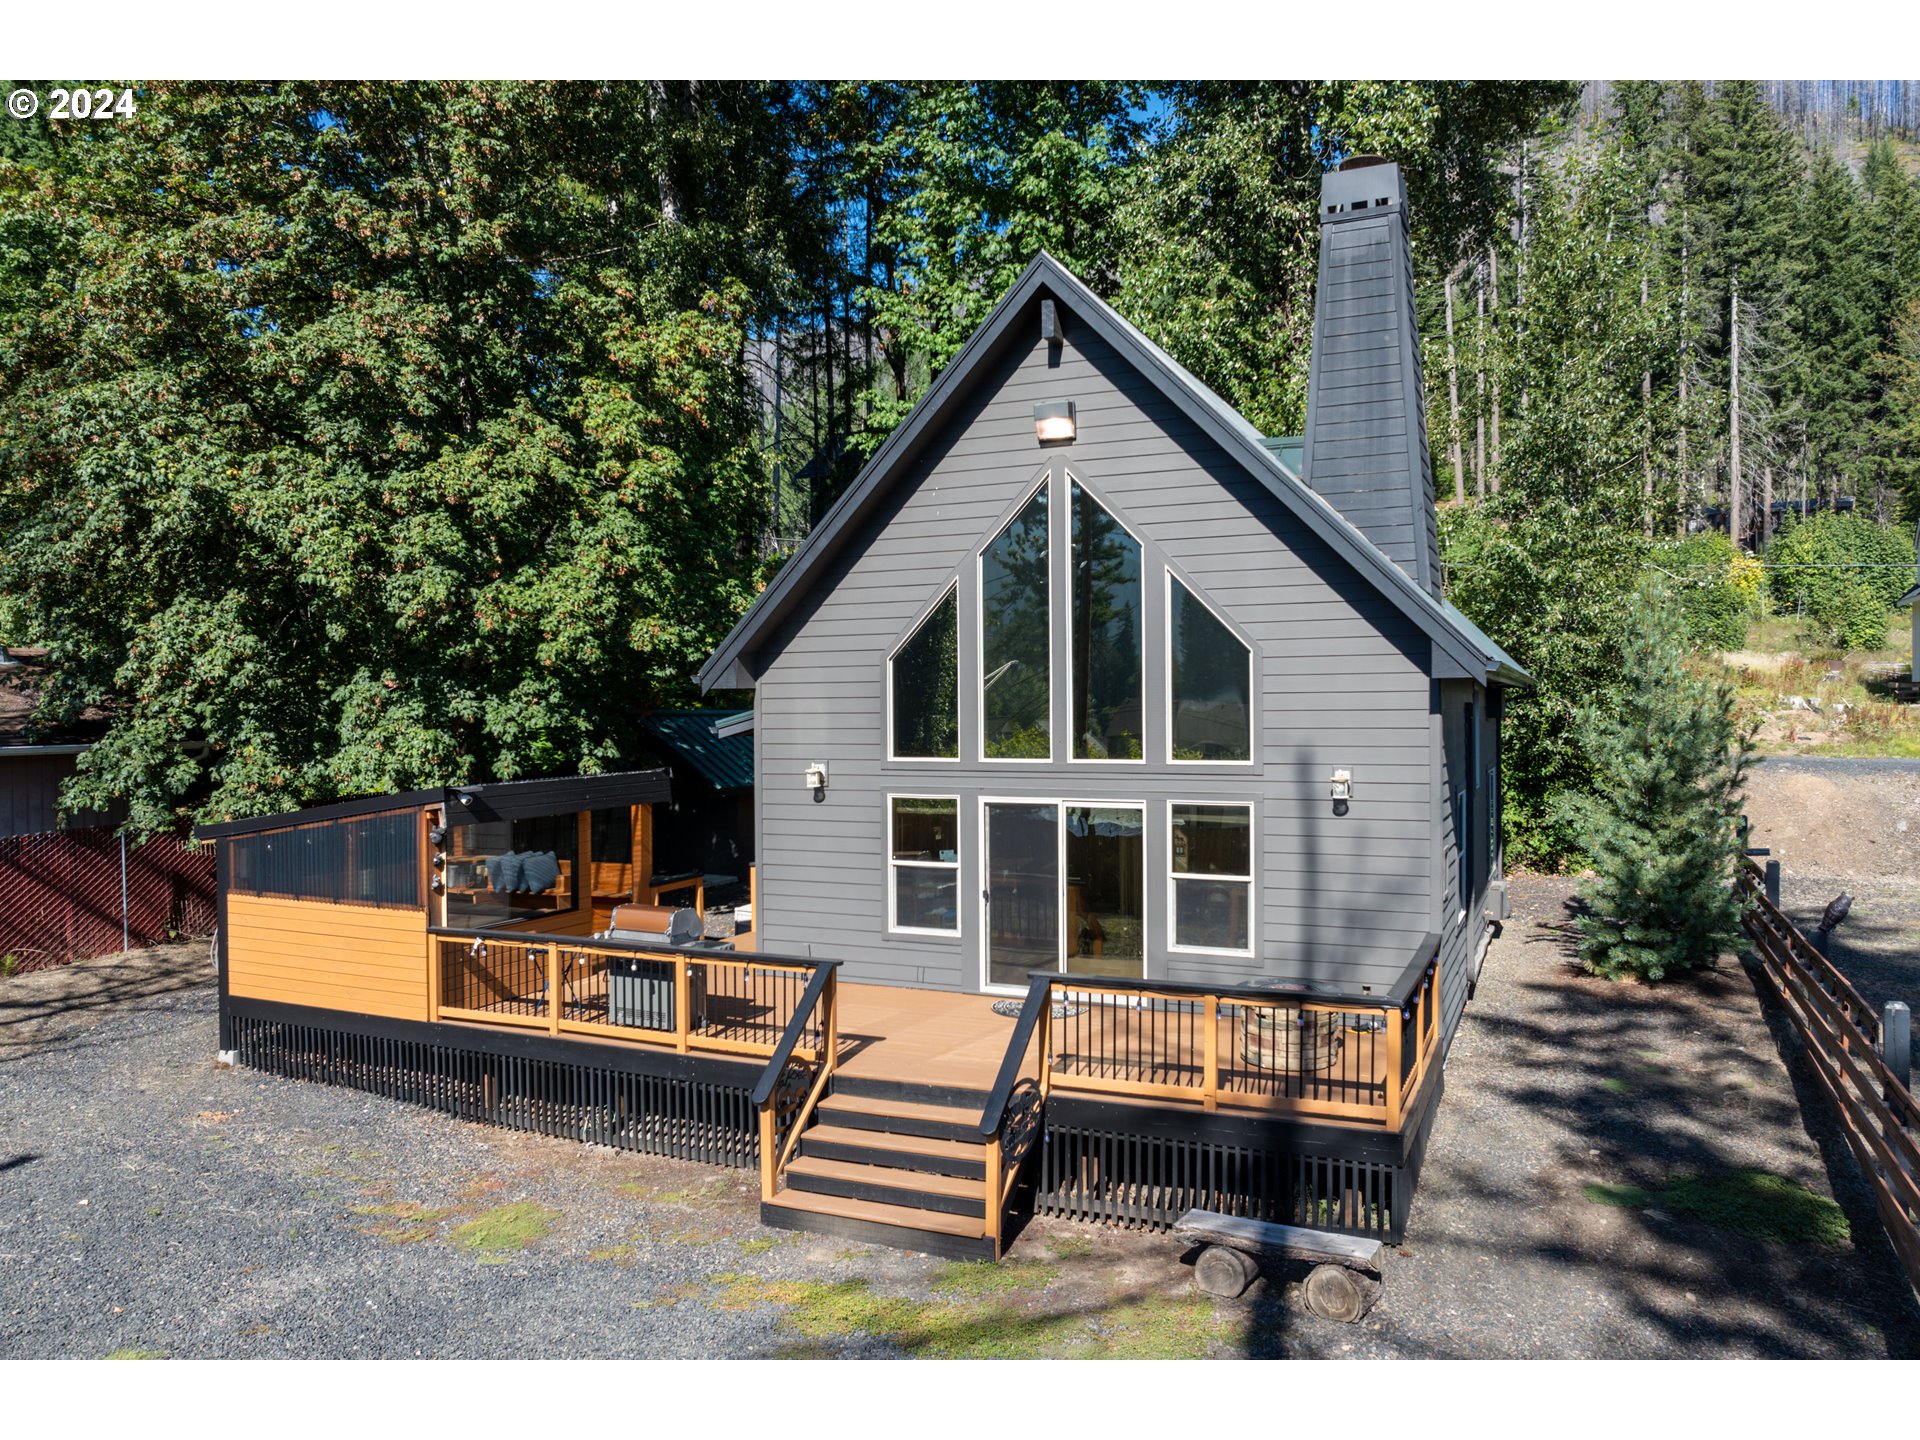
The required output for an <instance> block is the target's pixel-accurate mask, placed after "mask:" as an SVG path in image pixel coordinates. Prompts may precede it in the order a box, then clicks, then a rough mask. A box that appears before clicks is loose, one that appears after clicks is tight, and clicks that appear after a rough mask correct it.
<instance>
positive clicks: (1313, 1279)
mask: <svg viewBox="0 0 1920 1440" xmlns="http://www.w3.org/2000/svg"><path fill="white" fill-rule="evenodd" d="M1173 1233H1174V1234H1175V1235H1178V1236H1179V1237H1180V1238H1181V1239H1183V1240H1189V1241H1192V1242H1194V1243H1196V1244H1199V1245H1201V1246H1202V1247H1204V1248H1202V1250H1201V1251H1200V1254H1199V1257H1198V1258H1197V1259H1196V1260H1195V1261H1194V1265H1193V1283H1194V1284H1195V1285H1197V1286H1199V1287H1200V1288H1201V1289H1202V1290H1204V1291H1206V1292H1207V1293H1208V1294H1209V1295H1219V1296H1223V1297H1224V1298H1226V1299H1229V1300H1230V1299H1233V1298H1234V1297H1235V1296H1238V1295H1243V1294H1245V1293H1246V1289H1247V1287H1248V1286H1249V1285H1251V1284H1253V1282H1254V1280H1255V1279H1256V1278H1257V1277H1258V1276H1259V1274H1260V1261H1261V1260H1306V1261H1310V1262H1312V1263H1313V1265H1314V1269H1313V1270H1312V1272H1311V1273H1309V1274H1308V1276H1307V1284H1306V1300H1307V1308H1308V1309H1309V1310H1311V1311H1313V1313H1314V1314H1316V1315H1319V1316H1323V1317H1324V1318H1326V1319H1328V1320H1339V1321H1343V1322H1345V1323H1347V1324H1352V1323H1353V1322H1354V1321H1356V1320H1359V1319H1361V1318H1362V1317H1363V1316H1365V1315H1366V1313H1367V1312H1368V1311H1369V1310H1371V1309H1373V1307H1374V1305H1375V1303H1376V1302H1377V1301H1378V1300H1379V1299H1380V1285H1381V1271H1382V1267H1383V1264H1384V1262H1385V1259H1386V1253H1387V1247H1386V1246H1385V1245H1383V1244H1381V1243H1380V1242H1379V1241H1378V1240H1363V1239H1361V1238H1360V1237H1359V1236H1357V1235H1336V1234H1334V1233H1332V1232H1331V1231H1327V1230H1308V1229H1305V1228H1304V1227H1302V1226H1299V1225H1275V1224H1273V1223H1272V1222H1271V1221H1267V1220H1247V1219H1243V1218H1241V1217H1240V1216H1237V1215H1221V1214H1219V1213H1217V1212H1216V1211H1212V1210H1189V1211H1187V1213H1186V1214H1184V1215H1182V1216H1181V1217H1180V1219H1179V1221H1178V1222H1177V1223H1175V1225H1174V1227H1173Z"/></svg>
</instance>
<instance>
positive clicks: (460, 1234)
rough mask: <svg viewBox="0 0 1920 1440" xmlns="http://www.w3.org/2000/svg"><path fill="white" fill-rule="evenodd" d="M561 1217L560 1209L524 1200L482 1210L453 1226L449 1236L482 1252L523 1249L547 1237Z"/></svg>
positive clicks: (467, 1246)
mask: <svg viewBox="0 0 1920 1440" xmlns="http://www.w3.org/2000/svg"><path fill="white" fill-rule="evenodd" d="M560 1218H561V1216H560V1212H559V1211H558V1210H550V1209H548V1208H547V1207H546V1206H544V1205H536V1204H535V1203H534V1202H532V1201H531V1200H523V1201H520V1202H519V1203H517V1204H513V1205H499V1206H496V1207H495V1208H493V1209H491V1210H483V1211H481V1212H480V1213H479V1214H478V1215H476V1216H474V1217H473V1219H471V1220H469V1221H467V1222H466V1223H465V1224H463V1225H456V1226H454V1228H453V1229H452V1230H451V1231H450V1232H448V1235H447V1239H448V1240H449V1241H451V1242H452V1243H453V1244H455V1245H463V1246H465V1247H466V1248H467V1249H469V1250H479V1251H482V1252H483V1253H500V1252H504V1251H509V1250H524V1249H526V1248H527V1247H528V1246H529V1245H532V1244H534V1243H535V1242H537V1241H540V1240H544V1239H545V1238H546V1237H547V1232H548V1231H550V1230H552V1229H553V1227H554V1225H555V1224H557V1223H558V1222H559V1220H560Z"/></svg>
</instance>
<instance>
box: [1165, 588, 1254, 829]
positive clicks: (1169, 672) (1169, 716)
mask: <svg viewBox="0 0 1920 1440" xmlns="http://www.w3.org/2000/svg"><path fill="white" fill-rule="evenodd" d="M1166 571H1167V583H1166V587H1165V594H1164V608H1163V611H1162V614H1163V615H1164V616H1165V619H1164V622H1163V623H1162V625H1161V627H1160V628H1161V629H1162V630H1163V631H1164V632H1165V637H1164V639H1163V641H1162V644H1163V648H1164V649H1165V651H1166V654H1165V655H1164V656H1163V657H1162V658H1163V660H1164V661H1165V666H1164V669H1163V670H1162V672H1161V673H1162V674H1163V675H1164V676H1165V679H1164V682H1163V683H1164V685H1165V688H1166V692H1167V694H1166V737H1167V739H1166V745H1167V764H1169V765H1199V766H1209V765H1238V766H1242V767H1245V768H1247V769H1252V768H1253V766H1254V763H1255V759H1254V757H1255V756H1257V755H1258V754H1259V752H1260V746H1259V741H1258V733H1259V728H1260V726H1259V717H1258V715H1257V713H1256V711H1257V709H1258V707H1257V705H1256V702H1255V698H1254V693H1253V687H1254V682H1255V680H1256V679H1257V678H1258V677H1257V676H1256V674H1255V671H1254V668H1253V646H1252V645H1251V644H1249V643H1248V642H1247V640H1246V638H1245V637H1244V636H1242V635H1241V633H1240V632H1239V631H1238V630H1236V629H1234V627H1233V626H1232V625H1230V624H1228V623H1227V617H1226V616H1224V615H1222V614H1221V613H1220V611H1219V609H1218V607H1216V606H1215V605H1214V604H1213V602H1212V601H1211V600H1209V599H1207V597H1206V596H1204V595H1202V594H1201V593H1200V591H1199V590H1198V589H1196V588H1195V587H1194V586H1192V585H1190V584H1188V583H1187V582H1186V581H1185V580H1182V579H1181V578H1180V577H1179V576H1178V575H1176V574H1174V573H1173V567H1172V566H1171V565H1169V566H1167V567H1166ZM1175 585H1178V586H1179V587H1180V588H1181V589H1182V590H1185V591H1186V592H1187V594H1188V595H1189V596H1191V597H1192V598H1193V599H1195V600H1197V601H1199V602H1200V604H1201V605H1203V606H1204V607H1205V608H1206V611H1207V613H1208V614H1209V615H1211V616H1213V618H1214V619H1215V620H1217V621H1219V622H1220V628H1221V629H1222V630H1225V631H1226V632H1227V634H1229V635H1231V636H1232V637H1233V638H1234V640H1235V642H1236V643H1237V644H1238V645H1239V646H1240V648H1241V649H1242V650H1244V651H1246V652H1247V758H1246V759H1244V760H1181V759H1179V758H1177V757H1176V756H1175V755H1174V753H1173V752H1174V743H1173V587H1174V586H1175ZM1183 803H1184V802H1183ZM1168 823H1169V824H1171V823H1172V822H1171V821H1169V822H1168Z"/></svg>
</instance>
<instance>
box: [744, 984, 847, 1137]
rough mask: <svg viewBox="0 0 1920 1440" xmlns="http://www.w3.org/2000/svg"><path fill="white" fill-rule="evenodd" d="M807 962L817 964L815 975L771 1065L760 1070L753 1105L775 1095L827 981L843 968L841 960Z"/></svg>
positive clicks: (761, 1104) (771, 1057)
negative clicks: (774, 1089)
mask: <svg viewBox="0 0 1920 1440" xmlns="http://www.w3.org/2000/svg"><path fill="white" fill-rule="evenodd" d="M805 963H807V964H809V965H811V966H813V967H814V970H813V975H812V976H811V978H809V979H808V981H807V988H806V989H805V990H804V991H802V992H801V994H800V1000H799V1002H798V1003H797V1004H796V1005H795V1006H794V1007H793V1016H792V1018H791V1019H789V1020H788V1021H787V1028H786V1029H784V1030H782V1031H781V1032H780V1040H779V1043H778V1044H776V1045H775V1046H774V1047H773V1054H771V1055H770V1056H768V1057H767V1068H766V1069H764V1070H762V1071H761V1072H760V1079H759V1082H758V1083H757V1084H755V1085H754V1087H753V1108H754V1109H756V1110H758V1109H759V1108H760V1107H761V1106H763V1105H765V1104H766V1103H767V1101H768V1099H770V1098H771V1097H772V1095H773V1087H774V1086H776V1085H778V1084H779V1083H780V1072H781V1071H782V1070H784V1069H786V1068H787V1062H788V1061H789V1060H791V1059H793V1051H794V1047H795V1046H797V1045H798V1044H799V1043H800V1037H801V1036H802V1035H804V1034H805V1033H806V1030H807V1022H808V1021H809V1019H811V1018H812V1015H813V1012H814V1010H815V1008H816V1007H817V1006H818V1005H819V1004H820V996H821V995H822V994H823V993H824V992H825V991H826V988H827V982H828V981H830V980H831V979H832V978H833V972H834V971H836V970H838V969H839V968H840V962H839V961H838V960H809V961H807V962H805ZM832 1059H833V1057H832V1056H827V1057H826V1061H827V1063H828V1064H831V1063H832Z"/></svg>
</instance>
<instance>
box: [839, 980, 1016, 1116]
mask: <svg viewBox="0 0 1920 1440" xmlns="http://www.w3.org/2000/svg"><path fill="white" fill-rule="evenodd" d="M1013 1026H1014V1022H1013V1021H1012V1020H1010V1019H1008V1018H1007V1017H1006V1016H1003V1015H996V1014H994V1013H993V997H991V996H987V995H957V994H954V993H952V992H951V991H946V990H914V989H908V988H906V987H904V986H896V985H863V984H860V983H858V982H855V981H849V982H847V983H846V984H845V985H842V986H841V987H840V1046H841V1049H840V1065H839V1069H840V1073H841V1074H842V1075H847V1076H851V1077H852V1078H854V1079H860V1080H886V1081H893V1082H895V1083H902V1082H905V1083H911V1084H919V1085H943V1086H950V1087H952V1088H954V1089H959V1090H988V1089H991V1088H992V1086H993V1081H994V1076H995V1075H997V1074H998V1073H999V1070H1000V1061H1001V1059H1002V1057H1003V1056H1005V1054H1006V1051H1007V1041H1008V1040H1010V1039H1011V1038H1012V1036H1013Z"/></svg>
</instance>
